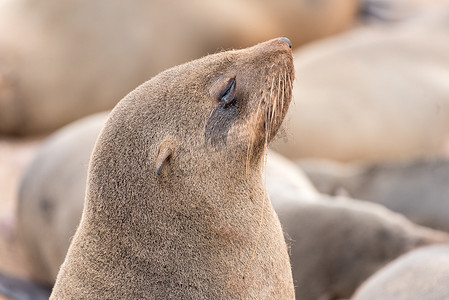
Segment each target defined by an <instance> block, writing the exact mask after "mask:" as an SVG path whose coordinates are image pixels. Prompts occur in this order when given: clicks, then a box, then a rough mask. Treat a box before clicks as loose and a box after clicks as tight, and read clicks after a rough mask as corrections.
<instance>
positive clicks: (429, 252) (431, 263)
mask: <svg viewBox="0 0 449 300" xmlns="http://www.w3.org/2000/svg"><path fill="white" fill-rule="evenodd" d="M448 266H449V244H447V245H441V246H430V247H425V248H422V249H418V250H416V251H413V252H410V253H408V254H406V255H403V256H402V257H400V258H398V259H397V260H395V261H393V262H391V263H390V264H388V265H387V266H385V267H384V268H382V269H381V270H380V271H379V272H377V273H376V274H374V275H373V276H372V277H370V278H369V279H368V280H367V281H366V282H365V283H364V284H363V285H362V286H361V287H360V288H359V289H358V290H357V292H356V293H355V295H354V297H353V298H351V299H353V300H377V299H382V300H421V299H425V300H442V299H449V284H448V283H449V268H448Z"/></svg>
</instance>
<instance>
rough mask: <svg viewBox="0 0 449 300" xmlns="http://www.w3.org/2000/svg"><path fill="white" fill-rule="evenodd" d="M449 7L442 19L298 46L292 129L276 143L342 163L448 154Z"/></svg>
mask: <svg viewBox="0 0 449 300" xmlns="http://www.w3.org/2000/svg"><path fill="white" fill-rule="evenodd" d="M448 11H449V10H448V7H447V6H446V7H445V9H444V10H443V11H442V12H445V14H444V15H443V14H440V18H438V20H439V22H437V21H436V20H434V19H432V18H424V17H423V18H422V20H420V19H413V20H409V21H407V22H402V23H400V24H398V25H396V26H395V27H392V28H391V27H390V28H388V29H385V28H358V29H354V30H352V31H349V32H347V33H345V34H342V35H339V36H336V37H333V38H329V39H326V40H322V41H318V42H316V43H313V44H310V45H307V46H306V47H304V48H302V49H298V50H297V51H295V70H296V77H297V78H301V80H300V81H296V82H295V87H294V89H293V90H294V97H293V99H294V102H293V103H292V107H291V109H290V110H289V112H288V115H287V117H286V122H284V124H285V126H287V128H288V132H289V134H288V136H286V142H285V141H284V139H278V140H277V141H276V143H274V144H273V145H272V148H273V149H274V150H276V151H278V152H279V153H280V154H282V155H284V156H286V157H288V158H290V159H299V158H325V159H334V160H339V161H344V162H379V161H387V160H388V161H391V160H398V159H414V158H418V157H422V156H441V155H443V152H444V146H445V143H446V142H447V140H448V138H449V135H448V132H449V101H448V99H449V97H448V95H449V86H448V84H447V78H449V57H448V55H447V53H448V49H449V38H448V36H449V35H448V26H447V25H445V24H444V22H446V20H447V15H448ZM429 14H430V13H429ZM431 15H432V16H433V15H434V14H433V13H432V14H431ZM416 23H418V24H419V26H417V25H416ZM429 41H432V42H429ZM405 106H406V107H407V109H406V110H404V107H405ZM330 128H331V129H332V130H330Z"/></svg>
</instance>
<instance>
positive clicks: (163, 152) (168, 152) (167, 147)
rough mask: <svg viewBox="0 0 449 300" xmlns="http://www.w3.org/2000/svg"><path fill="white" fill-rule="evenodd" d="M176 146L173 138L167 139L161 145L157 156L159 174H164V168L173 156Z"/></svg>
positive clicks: (157, 171)
mask: <svg viewBox="0 0 449 300" xmlns="http://www.w3.org/2000/svg"><path fill="white" fill-rule="evenodd" d="M174 149H175V146H174V142H173V141H172V139H165V140H164V141H163V142H162V144H161V145H160V146H159V152H158V155H157V157H156V173H157V175H161V174H162V168H163V167H164V165H166V164H167V162H168V161H169V159H170V157H172V155H173V152H174Z"/></svg>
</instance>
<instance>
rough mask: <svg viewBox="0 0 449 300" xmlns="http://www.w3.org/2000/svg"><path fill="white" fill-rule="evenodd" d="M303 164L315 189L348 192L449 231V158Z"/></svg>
mask: <svg viewBox="0 0 449 300" xmlns="http://www.w3.org/2000/svg"><path fill="white" fill-rule="evenodd" d="M300 166H301V167H302V169H303V170H304V171H305V173H306V174H307V176H308V177H309V178H310V179H311V181H312V182H313V183H314V185H315V186H316V188H317V189H318V190H319V191H320V192H322V193H326V194H330V195H336V194H338V193H340V192H341V191H343V192H344V193H346V194H347V195H349V196H351V197H353V198H357V199H361V200H367V201H371V202H376V203H379V204H382V205H383V206H385V207H387V208H389V209H391V210H393V211H396V212H399V213H401V214H403V215H404V216H406V217H407V218H409V219H410V220H411V221H413V222H414V223H417V224H421V225H424V226H427V227H431V228H434V229H439V230H444V231H447V232H449V218H448V217H447V216H448V215H449V201H448V199H449V187H448V186H447V182H448V180H449V161H448V160H446V159H421V160H417V161H407V162H396V163H393V162H392V163H378V164H370V165H352V164H350V165H346V164H339V163H338V162H333V161H322V160H320V161H303V162H300Z"/></svg>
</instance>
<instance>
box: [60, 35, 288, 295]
mask: <svg viewBox="0 0 449 300" xmlns="http://www.w3.org/2000/svg"><path fill="white" fill-rule="evenodd" d="M292 72H293V66H292V56H291V51H290V50H289V48H288V46H287V44H286V43H284V42H283V41H281V40H279V39H276V40H272V41H269V42H266V43H263V44H260V45H257V46H255V47H252V48H248V49H244V50H240V51H231V52H224V53H219V54H215V55H211V56H208V57H205V58H203V59H200V60H196V61H193V62H190V63H187V64H185V65H181V66H178V67H176V68H173V69H170V70H167V71H165V72H163V73H161V74H160V75H158V76H156V77H155V78H153V79H152V80H150V81H148V82H146V83H145V84H143V85H142V86H140V87H139V88H137V89H136V90H134V91H133V92H131V93H130V94H129V95H128V96H127V97H125V98H124V99H123V100H122V101H121V102H120V103H119V104H118V105H117V106H116V107H115V109H114V110H113V111H112V113H111V115H110V118H109V119H108V121H107V123H106V125H105V127H104V128H103V131H102V133H101V134H100V137H99V139H98V140H97V144H96V146H95V149H94V152H93V155H92V159H91V162H90V165H89V175H88V185H87V193H86V201H85V206H84V210H83V215H82V218H81V223H80V225H79V227H78V230H77V232H76V234H75V237H74V239H73V241H72V243H71V246H70V248H69V251H68V254H67V256H66V259H65V261H64V263H63V265H62V267H61V270H60V272H59V274H58V277H57V280H56V284H55V287H54V289H53V293H52V297H51V298H52V299H66V298H89V299H97V298H114V299H119V298H120V299H124V298H129V299H135V298H184V299H189V298H193V299H242V298H247V299H261V298H275V299H292V298H294V290H293V285H292V278H291V270H290V264H289V259H288V255H287V248H286V245H285V242H284V240H283V236H282V231H281V228H280V224H279V221H278V218H277V216H276V214H275V213H274V210H273V208H272V207H271V205H270V204H269V202H268V201H267V199H266V198H267V197H266V192H265V190H264V187H263V184H262V181H261V178H260V169H261V163H262V160H261V158H262V156H263V153H264V143H265V141H266V140H268V141H269V140H270V139H271V136H272V135H274V134H275V133H276V131H277V129H278V128H279V125H280V122H281V120H282V118H283V116H284V115H285V113H286V110H287V108H288V104H289V100H290V97H291V90H290V87H291V86H290V84H289V80H288V76H292V75H293V73H292ZM279 76H280V77H279ZM233 77H235V79H236V92H235V93H236V99H237V103H236V105H232V109H237V110H238V114H237V117H236V118H235V119H231V121H232V122H233V124H232V125H231V126H230V127H229V128H227V127H226V126H229V124H228V123H221V120H224V121H229V115H227V113H228V111H227V109H228V108H229V107H227V108H225V107H223V103H219V102H218V99H220V95H221V94H222V93H223V91H224V89H225V88H226V86H227V83H228V82H229V80H230V78H233ZM279 80H280V84H279V83H277V84H276V83H275V84H273V83H274V82H279ZM270 90H271V92H272V93H274V94H275V95H276V93H278V92H279V93H280V94H282V96H284V97H279V98H284V100H285V101H283V103H282V104H281V102H276V106H277V110H276V115H275V116H274V118H273V122H270V120H269V119H268V122H264V115H265V113H264V111H265V110H264V109H263V107H264V106H265V105H267V106H268V107H271V108H273V107H274V103H273V102H269V101H268V96H267V95H270ZM259 105H260V106H262V109H261V110H258V107H259ZM281 107H282V109H281ZM220 111H221V112H220ZM265 124H271V125H272V126H271V127H270V129H269V130H268V132H267V133H268V134H269V137H267V135H266V133H265V127H266V126H265ZM219 125H223V126H224V128H227V131H226V130H225V131H223V130H222V129H223V128H222V129H220V128H216V126H219ZM208 129H209V131H210V132H212V135H208V134H207V132H205V130H206V131H207V130H208ZM167 141H169V142H167ZM161 145H162V149H161ZM165 145H169V147H170V148H171V149H172V150H171V151H172V153H171V155H170V156H168V157H167V159H166V160H165V161H164V164H163V165H162V169H161V174H160V175H158V174H157V172H156V171H158V170H159V168H160V166H159V165H156V161H157V157H158V154H159V153H164V151H165V150H164V149H165V148H164V147H165ZM249 145H250V147H249ZM248 150H251V151H250V153H251V154H250V155H249V157H248ZM263 207H264V208H265V210H264V211H265V213H264V215H263V222H262V226H261V227H260V230H261V233H260V236H259V234H258V230H259V225H260V222H259V220H260V213H261V209H262V208H263ZM257 242H258V245H259V246H258V248H257V251H256V254H255V257H254V260H253V261H252V264H251V265H250V267H249V271H248V272H247V273H246V276H245V277H244V278H242V275H243V273H244V271H245V269H246V267H247V266H248V262H249V261H250V258H251V254H252V251H253V249H254V247H255V246H256V243H257Z"/></svg>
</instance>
